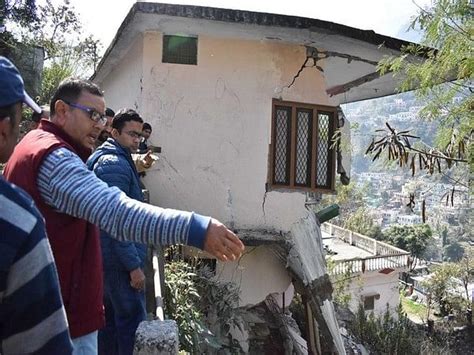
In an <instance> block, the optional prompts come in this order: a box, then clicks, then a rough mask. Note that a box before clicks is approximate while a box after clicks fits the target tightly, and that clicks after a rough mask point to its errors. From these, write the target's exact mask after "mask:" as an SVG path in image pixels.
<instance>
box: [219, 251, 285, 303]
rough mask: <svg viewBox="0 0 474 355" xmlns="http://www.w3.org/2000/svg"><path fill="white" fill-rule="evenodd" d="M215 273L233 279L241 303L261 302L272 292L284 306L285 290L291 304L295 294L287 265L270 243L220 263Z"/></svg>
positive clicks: (222, 277) (220, 276) (223, 277)
mask: <svg viewBox="0 0 474 355" xmlns="http://www.w3.org/2000/svg"><path fill="white" fill-rule="evenodd" d="M216 275H217V276H218V277H219V278H221V279H224V280H229V281H232V282H234V283H235V284H236V285H237V286H238V287H239V289H240V300H239V305H240V306H247V305H253V304H257V303H260V302H262V301H264V300H265V298H266V297H267V296H268V295H269V294H272V293H274V294H276V295H274V296H275V300H276V301H277V303H278V304H279V305H280V307H282V303H283V302H282V299H283V292H286V293H285V306H286V307H288V306H289V304H290V303H291V300H292V298H293V295H294V289H293V287H292V284H291V277H290V276H289V274H288V273H287V271H286V269H285V265H284V264H283V263H282V262H281V261H280V260H278V258H277V257H276V256H275V254H274V253H273V252H272V251H271V250H270V249H269V248H267V247H264V246H260V247H256V248H247V250H246V251H245V253H244V255H243V256H242V258H240V260H239V261H235V262H228V263H218V265H217V271H216Z"/></svg>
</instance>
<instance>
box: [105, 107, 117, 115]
mask: <svg viewBox="0 0 474 355" xmlns="http://www.w3.org/2000/svg"><path fill="white" fill-rule="evenodd" d="M105 115H106V116H107V117H114V116H115V112H114V110H112V109H111V108H109V107H107V109H106V110H105Z"/></svg>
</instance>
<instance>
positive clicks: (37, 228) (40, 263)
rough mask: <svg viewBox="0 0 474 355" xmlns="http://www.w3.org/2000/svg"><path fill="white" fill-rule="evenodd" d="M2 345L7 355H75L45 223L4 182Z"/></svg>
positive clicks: (0, 198) (0, 192) (0, 209)
mask: <svg viewBox="0 0 474 355" xmlns="http://www.w3.org/2000/svg"><path fill="white" fill-rule="evenodd" d="M0 341H1V350H0V352H1V353H2V354H3V355H8V354H33V353H34V354H51V355H54V354H70V353H72V343H71V339H70V336H69V331H68V325H67V320H66V313H65V311H64V307H63V303H62V300H61V293H60V291H59V281H58V275H57V272H56V267H55V264H54V260H53V255H52V252H51V248H50V245H49V242H48V239H47V238H46V232H45V225H44V221H43V218H42V217H41V215H40V213H39V211H38V210H37V209H36V207H35V205H34V202H33V201H32V199H31V198H30V197H29V196H28V195H27V194H26V193H25V192H24V191H23V190H21V189H20V188H18V187H16V186H14V185H12V184H10V183H8V182H6V181H5V180H4V179H3V177H1V176H0Z"/></svg>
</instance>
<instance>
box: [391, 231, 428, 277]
mask: <svg viewBox="0 0 474 355" xmlns="http://www.w3.org/2000/svg"><path fill="white" fill-rule="evenodd" d="M382 238H383V239H384V240H386V241H387V242H389V243H390V244H392V245H395V246H396V247H397V248H400V249H404V250H406V251H409V252H410V254H411V256H412V257H413V263H412V265H411V269H412V270H413V269H414V268H415V266H416V264H417V261H418V259H420V258H421V257H423V256H424V252H425V250H426V248H427V245H428V244H430V243H433V238H432V232H431V228H430V226H429V225H427V224H420V225H414V226H402V225H394V226H391V227H390V228H388V229H387V230H386V231H385V232H383V235H382Z"/></svg>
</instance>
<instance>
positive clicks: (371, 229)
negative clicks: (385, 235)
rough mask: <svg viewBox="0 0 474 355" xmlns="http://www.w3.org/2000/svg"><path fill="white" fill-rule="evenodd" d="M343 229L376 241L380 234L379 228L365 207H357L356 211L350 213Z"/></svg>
mask: <svg viewBox="0 0 474 355" xmlns="http://www.w3.org/2000/svg"><path fill="white" fill-rule="evenodd" d="M343 227H344V228H345V229H349V230H351V231H353V232H356V233H360V234H363V235H366V236H368V237H371V238H375V239H378V238H379V236H380V234H381V233H382V231H381V228H380V226H378V225H377V224H375V223H374V220H373V218H372V217H371V216H370V214H369V211H368V210H367V208H365V207H359V208H358V209H357V211H355V212H353V213H351V214H350V215H349V217H348V218H346V219H345V222H344V223H343Z"/></svg>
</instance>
